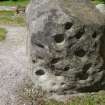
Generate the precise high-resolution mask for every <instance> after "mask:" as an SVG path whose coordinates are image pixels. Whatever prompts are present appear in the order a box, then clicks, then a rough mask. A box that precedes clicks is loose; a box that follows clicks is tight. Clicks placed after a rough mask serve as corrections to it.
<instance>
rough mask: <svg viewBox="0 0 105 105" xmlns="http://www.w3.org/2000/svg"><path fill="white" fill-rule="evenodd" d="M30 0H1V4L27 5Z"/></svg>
mask: <svg viewBox="0 0 105 105" xmlns="http://www.w3.org/2000/svg"><path fill="white" fill-rule="evenodd" d="M28 2H29V0H16V1H12V0H10V1H0V5H3V6H18V5H19V6H26V5H27V4H28Z"/></svg>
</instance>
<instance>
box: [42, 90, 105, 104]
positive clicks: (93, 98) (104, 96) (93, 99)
mask: <svg viewBox="0 0 105 105" xmlns="http://www.w3.org/2000/svg"><path fill="white" fill-rule="evenodd" d="M43 105H105V92H99V93H97V94H96V95H91V94H89V95H86V96H81V97H79V96H78V97H74V98H72V99H71V101H67V102H66V103H63V102H56V101H54V100H50V101H48V102H46V103H45V104H43Z"/></svg>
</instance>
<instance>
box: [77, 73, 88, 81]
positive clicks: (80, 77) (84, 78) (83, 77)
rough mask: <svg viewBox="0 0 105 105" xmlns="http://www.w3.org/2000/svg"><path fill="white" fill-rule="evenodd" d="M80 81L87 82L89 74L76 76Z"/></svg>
mask: <svg viewBox="0 0 105 105" xmlns="http://www.w3.org/2000/svg"><path fill="white" fill-rule="evenodd" d="M76 77H77V78H78V79H79V80H86V79H87V78H88V74H87V73H82V72H81V73H78V74H77V76H76Z"/></svg>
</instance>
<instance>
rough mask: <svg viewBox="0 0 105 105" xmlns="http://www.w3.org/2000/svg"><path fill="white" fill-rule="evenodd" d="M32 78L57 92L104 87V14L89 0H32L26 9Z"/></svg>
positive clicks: (68, 92) (50, 90) (63, 92)
mask: <svg viewBox="0 0 105 105" xmlns="http://www.w3.org/2000/svg"><path fill="white" fill-rule="evenodd" d="M26 14H27V20H28V27H29V37H28V39H29V46H28V47H29V52H30V62H31V74H32V75H31V77H32V81H33V83H34V84H35V86H40V87H42V89H43V90H47V91H48V92H50V93H52V94H53V93H56V94H59V95H64V94H72V93H79V92H94V91H98V90H100V89H104V87H105V17H104V16H102V14H101V13H99V12H98V11H97V10H96V9H95V7H93V6H92V5H91V4H90V3H89V1H88V0H43V1H42V0H32V1H31V3H30V5H29V6H28V8H27V11H26Z"/></svg>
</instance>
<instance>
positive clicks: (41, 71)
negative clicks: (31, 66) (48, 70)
mask: <svg viewBox="0 0 105 105" xmlns="http://www.w3.org/2000/svg"><path fill="white" fill-rule="evenodd" d="M35 74H36V75H39V76H41V75H44V74H45V72H44V70H41V69H39V70H37V71H36V72H35Z"/></svg>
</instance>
